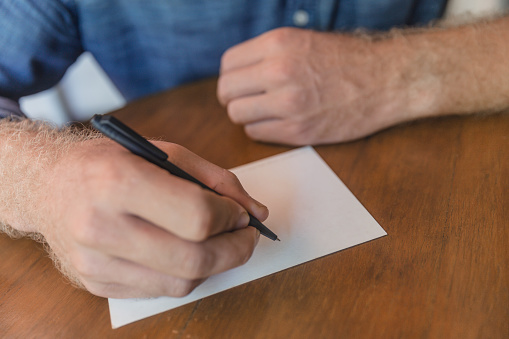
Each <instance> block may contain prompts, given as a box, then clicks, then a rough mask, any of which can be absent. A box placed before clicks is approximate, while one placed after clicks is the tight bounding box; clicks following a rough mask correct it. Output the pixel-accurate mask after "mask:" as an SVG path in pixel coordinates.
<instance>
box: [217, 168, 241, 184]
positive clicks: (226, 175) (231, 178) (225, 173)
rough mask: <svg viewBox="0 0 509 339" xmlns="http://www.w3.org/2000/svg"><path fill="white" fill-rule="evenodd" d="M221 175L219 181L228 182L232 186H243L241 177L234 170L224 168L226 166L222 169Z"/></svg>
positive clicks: (221, 182)
mask: <svg viewBox="0 0 509 339" xmlns="http://www.w3.org/2000/svg"><path fill="white" fill-rule="evenodd" d="M220 177H221V180H220V182H219V183H220V184H227V185H230V186H235V187H241V184H240V180H239V178H237V176H236V175H235V174H234V173H233V172H231V171H229V170H227V169H224V168H222V169H221V172H220ZM216 186H217V185H216Z"/></svg>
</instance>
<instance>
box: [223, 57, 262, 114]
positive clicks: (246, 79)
mask: <svg viewBox="0 0 509 339" xmlns="http://www.w3.org/2000/svg"><path fill="white" fill-rule="evenodd" d="M266 84H267V82H266V81H263V75H262V73H261V69H260V63H257V64H254V65H249V66H246V67H242V68H237V69H235V70H233V71H230V72H224V73H223V74H221V76H220V77H219V80H218V83H217V97H218V99H219V102H220V103H221V104H223V105H227V104H228V103H229V102H231V101H232V100H234V99H236V98H240V97H244V96H249V95H256V94H260V93H263V92H265V91H266Z"/></svg>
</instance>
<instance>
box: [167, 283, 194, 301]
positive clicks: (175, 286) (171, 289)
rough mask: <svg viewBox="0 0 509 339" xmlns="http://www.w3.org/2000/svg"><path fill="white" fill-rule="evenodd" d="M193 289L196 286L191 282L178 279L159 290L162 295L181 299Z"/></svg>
mask: <svg viewBox="0 0 509 339" xmlns="http://www.w3.org/2000/svg"><path fill="white" fill-rule="evenodd" d="M195 287H196V284H194V283H193V282H192V281H191V280H185V279H178V280H176V281H173V282H172V283H170V284H164V285H163V286H162V288H161V290H162V293H163V294H164V295H167V296H170V297H175V298H181V297H185V296H186V295H188V294H189V293H191V292H192V291H193V290H194V288H195Z"/></svg>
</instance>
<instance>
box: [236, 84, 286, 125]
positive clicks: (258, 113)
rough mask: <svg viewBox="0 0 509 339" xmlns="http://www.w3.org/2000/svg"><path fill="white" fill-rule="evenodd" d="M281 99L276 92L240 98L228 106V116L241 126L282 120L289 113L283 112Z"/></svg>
mask: <svg viewBox="0 0 509 339" xmlns="http://www.w3.org/2000/svg"><path fill="white" fill-rule="evenodd" d="M279 99H280V98H279V97H278V95H277V93H275V92H268V93H264V94H261V95H255V96H250V97H243V98H239V99H236V100H233V101H232V102H230V103H229V104H228V107H227V110H228V116H229V117H230V119H231V120H232V122H233V123H235V124H239V125H246V124H252V123H256V122H260V121H263V120H272V119H280V118H282V117H284V116H285V115H286V114H287V113H285V112H283V111H282V109H281V107H280V105H281V103H280V100H279Z"/></svg>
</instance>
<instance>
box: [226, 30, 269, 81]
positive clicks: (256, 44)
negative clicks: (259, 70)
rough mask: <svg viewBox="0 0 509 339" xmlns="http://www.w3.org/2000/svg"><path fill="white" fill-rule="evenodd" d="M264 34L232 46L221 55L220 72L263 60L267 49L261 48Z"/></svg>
mask: <svg viewBox="0 0 509 339" xmlns="http://www.w3.org/2000/svg"><path fill="white" fill-rule="evenodd" d="M262 37H263V35H261V36H259V37H255V38H252V39H250V40H247V41H244V42H242V43H240V44H237V45H235V46H233V47H230V48H229V49H228V50H226V51H225V52H224V53H223V56H222V57H221V67H220V74H223V73H225V72H230V71H232V70H235V69H238V68H242V67H246V66H249V65H253V64H256V63H258V62H260V61H261V60H263V58H264V55H265V53H266V52H265V50H264V49H263V48H261V46H260V43H261V42H262Z"/></svg>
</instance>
